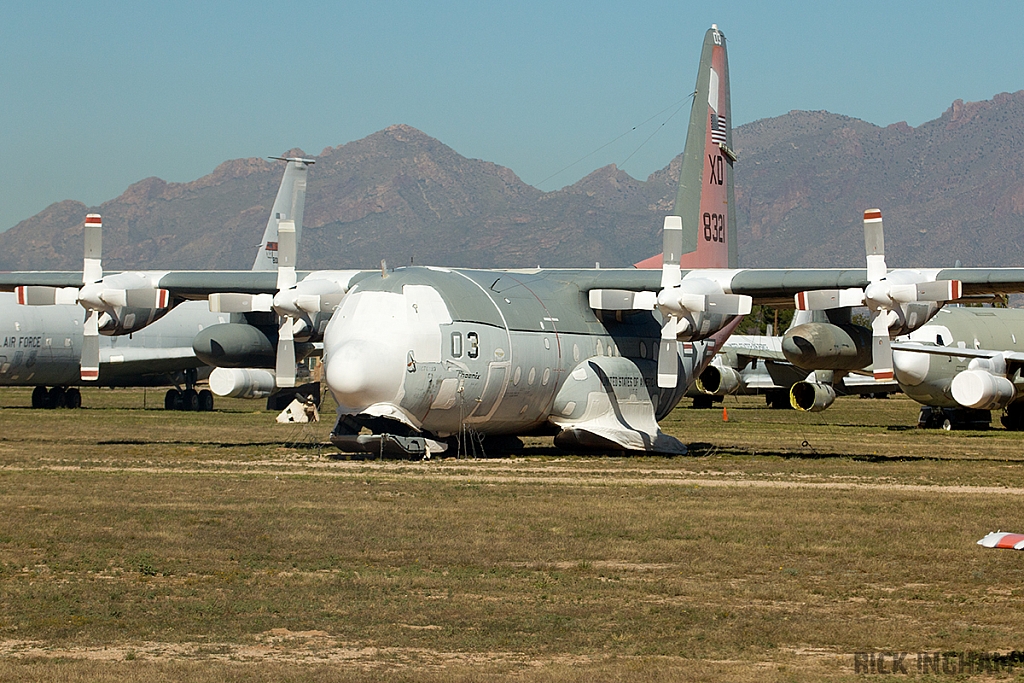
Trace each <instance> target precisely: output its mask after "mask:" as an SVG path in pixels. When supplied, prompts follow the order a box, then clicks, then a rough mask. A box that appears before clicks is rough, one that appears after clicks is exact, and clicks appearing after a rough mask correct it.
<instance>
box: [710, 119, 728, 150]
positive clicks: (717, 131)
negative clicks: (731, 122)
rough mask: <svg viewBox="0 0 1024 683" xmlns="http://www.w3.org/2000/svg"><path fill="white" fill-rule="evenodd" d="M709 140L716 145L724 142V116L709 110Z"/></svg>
mask: <svg viewBox="0 0 1024 683" xmlns="http://www.w3.org/2000/svg"><path fill="white" fill-rule="evenodd" d="M711 142H713V143H715V144H716V145H724V144H726V142H725V117H724V116H719V115H718V114H716V113H715V112H713V111H712V112H711Z"/></svg>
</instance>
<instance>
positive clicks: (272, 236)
mask: <svg viewBox="0 0 1024 683" xmlns="http://www.w3.org/2000/svg"><path fill="white" fill-rule="evenodd" d="M271 158H272V159H279V160H281V161H285V162H287V163H288V165H287V166H285V169H284V177H283V178H281V187H280V189H278V191H277V199H275V200H274V208H273V209H271V211H270V220H268V221H267V229H266V230H265V231H264V232H263V241H262V242H261V243H260V246H259V250H258V251H257V252H256V261H255V262H253V264H252V269H253V270H277V251H278V249H277V247H278V237H277V226H278V224H279V223H280V222H281V221H294V222H295V239H296V242H298V240H299V239H300V237H301V235H302V212H303V209H304V207H305V205H306V170H307V169H308V168H309V167H310V166H312V165H313V164H314V163H316V162H315V161H313V160H312V159H301V158H298V157H293V158H288V159H286V158H283V157H271Z"/></svg>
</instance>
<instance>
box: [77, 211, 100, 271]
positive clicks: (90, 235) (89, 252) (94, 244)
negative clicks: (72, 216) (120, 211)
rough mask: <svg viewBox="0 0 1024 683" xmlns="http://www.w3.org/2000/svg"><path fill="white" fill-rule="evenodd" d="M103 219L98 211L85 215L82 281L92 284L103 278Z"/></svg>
mask: <svg viewBox="0 0 1024 683" xmlns="http://www.w3.org/2000/svg"><path fill="white" fill-rule="evenodd" d="M102 254H103V219H102V218H101V217H100V215H99V214H98V213H90V214H89V215H88V216H86V217H85V260H84V263H83V264H82V282H83V283H84V284H90V283H92V282H99V281H100V280H102V279H103V265H102V261H101V260H100V259H101V258H102Z"/></svg>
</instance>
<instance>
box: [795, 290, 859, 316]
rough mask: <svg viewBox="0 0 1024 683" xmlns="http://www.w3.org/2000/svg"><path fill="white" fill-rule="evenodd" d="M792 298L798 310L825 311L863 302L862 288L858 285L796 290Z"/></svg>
mask: <svg viewBox="0 0 1024 683" xmlns="http://www.w3.org/2000/svg"><path fill="white" fill-rule="evenodd" d="M794 300H795V301H796V308H797V310H799V311H827V310H830V309H833V308H844V307H846V306H862V305H863V304H864V290H862V289H860V288H858V287H854V288H851V289H812V290H808V291H806V292H798V293H797V295H796V297H794Z"/></svg>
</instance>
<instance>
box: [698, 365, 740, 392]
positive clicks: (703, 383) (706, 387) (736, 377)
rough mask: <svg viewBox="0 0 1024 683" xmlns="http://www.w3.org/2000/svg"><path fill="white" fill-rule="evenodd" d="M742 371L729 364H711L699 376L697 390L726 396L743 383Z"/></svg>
mask: <svg viewBox="0 0 1024 683" xmlns="http://www.w3.org/2000/svg"><path fill="white" fill-rule="evenodd" d="M742 383H743V382H742V379H741V378H740V373H738V372H736V370H735V369H734V368H730V367H728V366H724V365H722V366H719V365H709V366H707V367H706V368H704V372H702V373H700V376H699V377H697V391H699V392H701V393H703V394H709V395H711V396H725V395H727V394H731V393H732V392H734V391H736V390H737V389H738V388H739V387H740V385H741V384H742Z"/></svg>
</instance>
